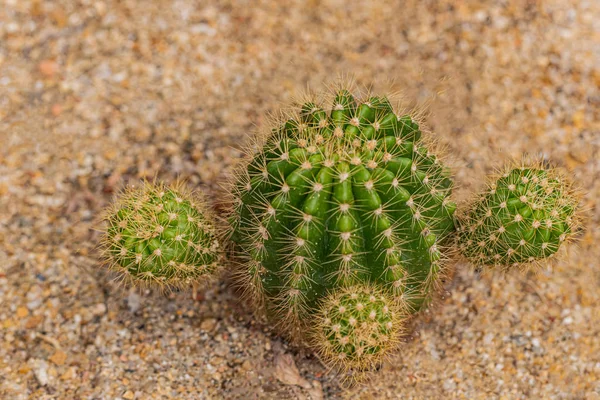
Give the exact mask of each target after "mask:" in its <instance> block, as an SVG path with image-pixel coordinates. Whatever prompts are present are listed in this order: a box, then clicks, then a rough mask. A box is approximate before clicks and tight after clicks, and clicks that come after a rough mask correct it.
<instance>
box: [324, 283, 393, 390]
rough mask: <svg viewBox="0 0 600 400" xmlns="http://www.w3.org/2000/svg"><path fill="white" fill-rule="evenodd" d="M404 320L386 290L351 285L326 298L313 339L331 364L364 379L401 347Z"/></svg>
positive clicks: (326, 360)
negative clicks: (366, 373) (367, 372)
mask: <svg viewBox="0 0 600 400" xmlns="http://www.w3.org/2000/svg"><path fill="white" fill-rule="evenodd" d="M404 319H405V315H404V314H403V312H402V310H400V309H399V308H398V304H397V303H396V302H394V301H393V299H392V298H391V297H390V295H389V293H387V292H386V291H382V290H378V289H376V288H374V287H373V286H372V285H368V284H366V285H357V286H351V287H348V288H344V289H340V290H338V291H337V292H334V293H332V294H331V295H330V296H328V297H327V298H326V299H325V301H324V302H323V304H322V307H321V311H320V313H319V315H318V320H317V324H316V329H315V331H314V335H313V338H312V339H313V342H314V346H315V348H316V349H317V351H318V354H319V355H320V357H321V358H322V359H323V360H324V361H325V362H326V363H327V364H329V365H333V366H336V367H338V368H339V369H340V370H341V371H342V372H344V373H348V375H347V376H348V377H349V378H351V379H360V378H361V377H362V376H361V373H362V372H365V371H369V370H372V369H373V368H376V367H377V366H378V365H380V364H381V362H382V361H383V360H384V359H385V358H386V357H387V356H388V355H389V354H390V353H391V352H392V351H393V350H394V349H395V348H396V347H397V344H398V340H399V338H400V335H401V333H402V330H403V327H404Z"/></svg>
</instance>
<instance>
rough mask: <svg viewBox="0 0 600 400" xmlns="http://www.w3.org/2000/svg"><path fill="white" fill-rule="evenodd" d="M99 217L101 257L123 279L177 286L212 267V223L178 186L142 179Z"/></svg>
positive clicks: (201, 277) (215, 246) (204, 276)
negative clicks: (101, 217) (101, 229)
mask: <svg viewBox="0 0 600 400" xmlns="http://www.w3.org/2000/svg"><path fill="white" fill-rule="evenodd" d="M104 220H105V223H106V228H105V231H104V235H103V241H102V244H103V246H102V247H103V250H104V251H103V254H104V257H105V261H106V263H107V264H108V266H109V268H110V269H111V270H113V271H115V272H116V273H117V274H118V275H119V277H120V279H121V280H122V281H124V282H125V283H129V284H131V285H134V286H137V285H142V286H154V287H159V288H183V287H190V286H195V285H197V284H199V283H201V282H203V281H205V280H208V279H209V278H210V277H212V276H213V275H214V273H215V271H216V270H217V267H218V261H219V243H218V241H217V239H216V235H215V228H214V225H213V222H212V220H211V218H210V215H209V214H208V211H207V209H206V207H205V205H204V202H203V201H202V200H201V199H199V198H198V196H197V195H195V194H193V193H191V192H189V191H187V190H186V189H185V188H183V187H182V186H181V185H180V186H177V187H167V186H165V185H163V184H152V183H147V182H145V183H143V184H142V185H140V186H139V187H137V188H130V189H127V190H125V191H124V192H123V193H121V194H120V195H119V196H118V198H117V199H116V201H115V203H114V204H113V205H112V206H111V207H110V209H109V210H108V211H107V213H106V215H105V217H104Z"/></svg>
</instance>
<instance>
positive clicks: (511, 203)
mask: <svg viewBox="0 0 600 400" xmlns="http://www.w3.org/2000/svg"><path fill="white" fill-rule="evenodd" d="M578 202H579V199H578V197H577V196H576V192H575V191H573V189H572V188H571V185H570V184H569V182H567V181H566V180H565V178H564V177H562V176H560V175H559V174H558V173H557V172H556V170H554V169H545V168H544V167H543V166H541V165H532V166H526V167H525V166H524V167H520V168H514V169H511V170H509V172H507V173H506V174H504V175H502V176H501V177H500V178H499V179H497V180H496V181H495V182H493V183H492V184H491V185H490V186H489V187H488V189H487V191H486V192H485V193H484V194H483V195H482V196H480V198H479V199H478V200H476V201H475V202H474V204H473V206H472V207H471V208H470V210H469V213H468V214H467V215H466V216H465V217H464V218H460V219H459V221H460V224H459V225H460V227H459V235H458V240H459V248H460V250H461V252H462V253H463V255H465V256H466V257H467V258H468V259H469V260H471V261H472V262H473V263H475V264H476V265H490V266H500V267H502V268H509V267H516V266H519V265H525V264H530V263H535V262H537V261H539V260H542V259H545V258H548V257H551V256H552V255H554V254H555V253H556V252H557V251H558V249H559V248H560V246H561V244H562V243H563V242H565V241H566V240H568V239H569V238H570V237H571V236H572V234H573V232H574V228H575V223H576V221H577V218H576V210H577V205H578Z"/></svg>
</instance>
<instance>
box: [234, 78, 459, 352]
mask: <svg viewBox="0 0 600 400" xmlns="http://www.w3.org/2000/svg"><path fill="white" fill-rule="evenodd" d="M320 103H321V102H318V101H314V100H311V101H307V102H305V103H304V104H301V105H299V107H298V109H296V110H294V111H292V112H291V113H290V114H289V115H287V119H283V120H281V121H280V122H278V123H277V124H276V125H275V126H274V127H273V129H272V131H271V132H269V134H268V137H267V138H266V140H265V142H264V143H261V144H259V145H257V146H255V148H254V153H253V154H251V155H250V156H251V159H250V160H249V162H248V163H247V164H246V165H244V166H243V168H242V169H241V170H240V171H239V173H238V175H237V177H236V180H235V182H234V183H233V185H232V197H233V199H232V212H231V216H230V223H231V229H230V237H231V239H232V241H233V242H234V246H233V248H234V251H235V253H236V255H237V256H238V260H240V264H241V268H240V271H239V275H240V277H241V281H242V282H241V284H242V286H243V287H244V288H245V289H246V290H247V291H248V292H249V293H251V295H252V297H253V298H254V299H255V300H256V301H257V303H259V304H260V305H261V306H262V308H263V309H265V310H266V312H267V315H268V316H270V317H271V320H272V321H273V322H274V323H275V324H278V325H279V326H280V327H281V328H283V329H284V331H287V333H289V334H290V336H291V337H292V338H297V337H299V336H300V337H301V336H303V335H305V334H306V332H309V331H311V329H314V328H315V326H314V324H315V321H314V318H312V317H313V316H314V315H316V314H317V313H318V311H319V308H320V307H321V304H322V302H323V300H324V299H325V297H326V296H327V295H328V294H330V293H336V290H337V289H339V288H344V287H350V286H354V285H357V284H367V283H369V284H371V285H373V287H374V288H376V289H377V290H378V291H379V290H380V291H384V292H385V293H386V294H387V296H389V298H390V299H392V300H393V301H394V302H395V303H397V304H398V305H399V307H400V308H402V309H403V310H405V311H406V312H407V313H409V314H412V313H416V312H417V311H418V310H420V309H422V308H424V307H426V306H427V305H428V304H429V301H430V300H431V299H432V297H433V295H434V294H435V292H436V288H439V286H440V281H441V276H442V271H443V260H444V253H443V251H444V249H445V247H444V246H445V239H446V238H447V235H448V234H449V233H450V232H452V231H453V230H454V221H453V213H454V211H455V208H456V205H455V203H453V202H452V201H451V200H450V193H451V190H452V180H451V179H450V173H449V170H448V168H446V167H445V166H444V165H443V164H442V163H441V161H440V159H439V157H438V156H436V155H435V154H433V153H432V152H431V149H430V148H428V146H427V145H426V144H425V142H424V141H423V140H422V139H421V134H422V132H421V128H420V126H419V124H418V123H417V121H416V120H415V118H414V116H411V115H410V114H404V115H403V114H398V113H397V112H396V111H394V108H393V107H392V104H391V102H390V100H389V99H388V98H387V97H383V96H369V95H367V96H365V97H363V98H362V99H357V98H355V96H354V95H353V94H351V93H350V91H348V90H345V89H342V90H338V91H336V92H334V93H333V94H332V95H331V96H330V98H329V100H325V101H323V102H322V103H323V104H326V105H328V106H329V108H328V109H327V108H324V106H323V105H321V104H320ZM357 354H358V353H357ZM361 356H362V357H370V356H368V355H367V354H364V353H363V354H361Z"/></svg>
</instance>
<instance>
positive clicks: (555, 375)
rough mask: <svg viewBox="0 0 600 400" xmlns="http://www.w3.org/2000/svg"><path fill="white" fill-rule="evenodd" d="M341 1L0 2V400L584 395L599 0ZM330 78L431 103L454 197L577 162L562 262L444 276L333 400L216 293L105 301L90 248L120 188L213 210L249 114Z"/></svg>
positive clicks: (597, 140) (595, 221) (596, 273)
mask: <svg viewBox="0 0 600 400" xmlns="http://www.w3.org/2000/svg"><path fill="white" fill-rule="evenodd" d="M346 3H349V2H345V1H342V0H331V1H323V2H319V1H308V2H303V1H285V2H283V1H282V2H278V1H239V2H229V1H222V2H217V1H203V2H195V1H186V0H154V1H142V0H137V1H134V0H123V1H118V0H114V1H108V0H104V1H100V0H99V1H96V0H81V1H68V0H57V1H50V0H47V1H42V0H0V304H1V306H0V397H1V398H3V399H27V398H31V399H119V398H121V399H129V400H130V399H149V398H156V399H159V398H160V399H171V398H173V399H176V398H177V399H233V398H240V399H259V398H260V399H288V398H289V399H295V398H297V399H306V398H312V399H320V398H331V399H335V398H344V397H346V398H363V399H375V398H376V399H396V398H409V399H442V398H443V399H446V398H468V399H529V398H532V399H598V398H600V291H599V290H598V288H599V286H600V268H599V261H598V260H599V259H600V250H599V248H598V246H596V243H597V242H598V240H600V227H599V223H600V211H599V210H600V208H598V202H599V200H598V199H600V122H599V121H600V90H599V87H600V3H599V2H597V1H594V0H589V1H584V0H581V1H578V0H569V1H566V0H549V1H502V2H484V1H474V0H472V1H464V2H462V1H461V2H446V1H441V2H437V1H425V2H417V1H413V0H409V1H406V2H397V3H398V4H397V5H393V6H392V5H391V4H392V3H396V2H372V3H371V2H368V4H367V3H365V4H363V5H360V6H356V7H351V6H349V5H347V4H346ZM492 3H496V4H492ZM340 73H346V74H351V75H353V76H354V77H355V79H356V81H357V82H358V83H359V84H362V85H368V84H371V83H374V86H375V87H376V88H385V87H386V85H387V83H386V82H387V81H388V80H389V81H391V85H392V87H393V89H394V90H403V91H404V93H405V95H406V98H407V99H408V100H409V101H410V102H411V103H413V104H418V105H426V106H427V107H428V109H429V110H430V116H429V117H428V124H429V125H430V127H431V128H432V130H433V131H434V132H435V136H436V137H438V138H439V139H440V140H441V141H442V142H443V143H445V144H446V145H447V146H448V149H449V153H450V155H451V156H452V158H453V162H454V164H455V165H456V181H457V183H458V184H459V186H460V188H459V190H458V191H457V193H456V197H457V199H459V200H460V199H464V198H466V197H467V196H468V194H469V193H470V192H471V191H472V190H475V189H476V188H478V187H480V186H481V182H482V179H483V176H484V175H485V173H487V172H489V171H491V170H492V169H493V168H494V167H496V166H497V165H499V164H500V163H501V162H502V161H503V160H505V159H507V158H509V157H518V156H520V154H521V153H523V152H528V153H533V154H541V155H543V156H544V157H546V158H547V159H550V160H553V161H555V162H558V163H560V164H562V165H564V166H566V167H568V168H571V169H572V170H573V173H574V175H575V177H576V179H577V181H578V182H579V183H580V184H581V185H582V186H583V187H584V188H585V189H586V191H587V194H586V196H585V198H584V199H583V203H584V205H585V207H586V208H587V209H588V210H589V211H588V220H587V222H586V225H587V230H586V231H585V232H584V233H583V234H582V235H581V241H580V246H579V249H578V250H577V251H570V252H568V254H567V255H566V257H565V258H564V259H563V260H562V261H561V262H560V263H558V264H557V265H555V266H554V267H553V268H552V269H547V270H544V271H542V273H540V274H538V275H537V276H527V277H526V276H522V275H518V274H514V275H508V276H505V277H502V276H496V277H493V276H477V275H475V274H474V273H473V272H471V271H470V268H469V266H468V265H466V264H460V263H459V264H458V265H457V268H458V270H459V272H458V274H457V277H456V280H455V281H454V282H453V284H452V285H451V287H449V288H448V289H449V291H450V294H448V295H447V296H445V299H444V304H443V306H442V307H440V308H438V309H437V310H435V311H434V312H432V313H431V315H430V316H429V317H428V318H424V319H423V320H422V321H421V323H420V326H419V329H418V331H417V332H416V333H415V335H414V338H413V339H412V340H410V341H409V342H408V343H407V344H405V345H404V346H403V348H402V350H401V351H400V352H399V354H398V356H396V357H394V358H393V359H392V360H391V361H390V362H389V363H387V364H386V365H385V366H384V367H383V368H382V369H381V370H380V371H379V372H378V373H377V374H376V375H375V377H374V378H373V380H372V381H371V382H370V383H368V384H367V385H366V386H363V387H360V388H357V389H354V390H353V391H350V392H348V391H344V390H342V389H341V388H340V385H339V382H338V379H337V378H336V376H335V374H333V373H329V372H328V371H327V370H326V369H325V368H324V367H323V366H322V365H321V364H320V363H319V361H318V360H317V359H315V358H314V356H312V355H311V354H310V353H307V352H304V351H302V350H298V349H294V348H291V347H290V346H289V345H288V344H287V343H286V342H284V341H282V340H281V339H279V338H277V337H276V336H275V335H273V334H272V333H271V332H270V330H269V327H268V326H265V325H263V324H260V323H259V321H255V320H254V319H253V317H252V315H251V314H250V312H249V310H248V308H247V307H245V306H244V305H240V304H238V302H237V300H236V299H237V296H236V294H235V293H234V292H233V291H232V290H231V289H230V288H229V287H228V285H227V284H226V283H221V284H214V285H213V286H211V287H209V288H208V289H207V290H205V291H202V292H201V293H198V295H197V296H196V297H195V298H192V295H191V294H190V293H176V294H172V295H170V296H166V297H165V296H160V295H157V294H155V293H149V292H144V293H141V294H140V293H136V292H131V293H129V292H127V291H125V292H123V291H119V290H118V289H117V288H115V287H114V286H113V285H112V284H111V283H110V282H106V281H105V279H104V278H103V276H102V275H101V274H99V273H98V268H97V267H98V262H97V259H96V254H95V252H94V246H95V243H96V239H97V236H98V234H97V232H96V231H94V227H95V219H96V218H97V216H98V214H99V212H100V210H101V209H102V208H103V207H104V206H105V205H106V204H107V203H108V201H110V198H111V196H112V195H113V193H114V191H115V190H118V188H119V187H121V186H122V185H124V184H125V183H128V182H136V181H137V180H138V179H140V178H144V177H150V178H151V177H154V176H158V177H159V178H161V179H164V180H166V181H173V180H175V179H176V178H177V177H180V178H184V179H186V180H188V182H189V183H190V185H191V186H193V187H196V188H200V189H203V190H206V191H207V192H208V193H209V195H214V194H215V193H216V190H217V189H218V187H219V184H220V182H221V181H222V180H223V176H224V173H225V172H226V170H227V168H228V167H229V166H230V165H231V164H232V163H233V162H234V161H235V160H236V159H238V158H239V156H240V152H239V150H236V148H238V145H239V143H240V141H241V140H243V138H244V137H245V136H246V135H247V134H248V133H250V132H252V131H253V130H254V129H255V127H256V126H259V127H260V126H262V125H263V124H264V122H265V119H264V115H265V113H266V112H268V111H270V110H276V109H277V108H279V107H280V106H281V104H285V102H287V101H289V99H290V96H292V95H293V94H294V93H296V92H297V91H298V90H301V89H303V88H305V87H306V86H307V85H309V86H310V87H313V88H316V89H318V88H320V87H322V84H323V82H329V81H331V80H332V79H335V78H336V77H337V76H338V74H340ZM295 366H296V367H297V368H298V371H297V372H296V370H295Z"/></svg>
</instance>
